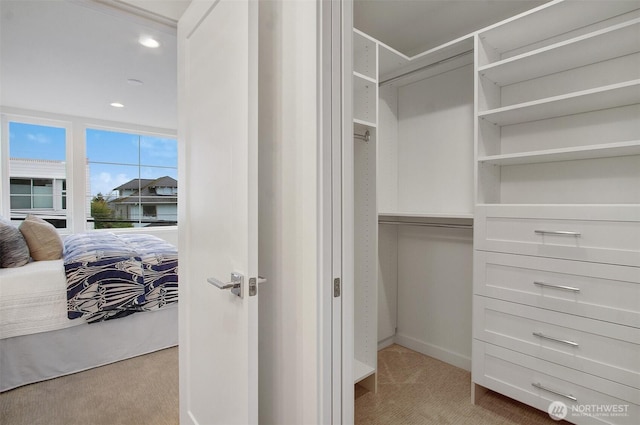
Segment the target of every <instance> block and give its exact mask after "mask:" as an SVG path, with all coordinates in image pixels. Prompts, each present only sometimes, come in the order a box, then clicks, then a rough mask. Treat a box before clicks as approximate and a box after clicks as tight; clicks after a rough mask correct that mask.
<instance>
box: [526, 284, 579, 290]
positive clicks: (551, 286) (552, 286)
mask: <svg viewBox="0 0 640 425" xmlns="http://www.w3.org/2000/svg"><path fill="white" fill-rule="evenodd" d="M533 284H534V285H538V286H543V287H545V288H554V289H562V290H564V291H572V292H580V288H574V287H573V286H564V285H552V284H550V283H544V282H533Z"/></svg>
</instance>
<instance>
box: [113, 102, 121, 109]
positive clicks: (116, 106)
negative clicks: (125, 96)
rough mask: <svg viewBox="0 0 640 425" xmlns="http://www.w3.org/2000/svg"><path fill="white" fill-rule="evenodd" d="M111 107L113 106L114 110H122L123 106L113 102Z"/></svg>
mask: <svg viewBox="0 0 640 425" xmlns="http://www.w3.org/2000/svg"><path fill="white" fill-rule="evenodd" d="M111 106H113V107H114V108H124V105H123V104H122V103H120V102H113V103H112V104H111Z"/></svg>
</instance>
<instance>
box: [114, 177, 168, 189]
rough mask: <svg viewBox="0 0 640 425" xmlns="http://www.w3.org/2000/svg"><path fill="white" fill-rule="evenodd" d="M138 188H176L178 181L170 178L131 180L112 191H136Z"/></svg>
mask: <svg viewBox="0 0 640 425" xmlns="http://www.w3.org/2000/svg"><path fill="white" fill-rule="evenodd" d="M138 187H140V188H142V190H144V189H145V188H154V187H178V181H177V180H176V179H174V178H172V177H169V176H164V177H160V178H157V179H133V180H130V181H128V182H126V183H125V184H121V185H120V186H118V187H116V188H115V189H113V190H127V189H132V190H137V189H138Z"/></svg>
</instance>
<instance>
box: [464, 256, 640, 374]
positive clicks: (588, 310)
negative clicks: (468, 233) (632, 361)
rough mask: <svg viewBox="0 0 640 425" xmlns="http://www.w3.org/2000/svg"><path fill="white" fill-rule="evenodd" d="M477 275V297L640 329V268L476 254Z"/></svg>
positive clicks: (475, 279) (475, 272) (475, 289)
mask: <svg viewBox="0 0 640 425" xmlns="http://www.w3.org/2000/svg"><path fill="white" fill-rule="evenodd" d="M473 273H474V279H473V280H474V293H475V294H476V295H483V296H487V297H492V298H499V299H502V300H507V301H512V302H516V303H520V304H526V305H530V306H534V307H540V308H544V309H548V310H556V311H561V312H564V313H567V314H574V315H577V316H582V317H589V318H592V319H598V320H604V321H607V322H612V323H619V324H622V325H625V326H632V327H636V328H639V327H640V269H638V268H637V267H626V266H618V265H611V264H602V263H587V262H581V261H568V260H558V259H555V258H543V257H532V256H527V255H514V254H503V253H498V252H486V251H476V252H475V253H474V264H473ZM638 362H639V363H640V360H639V361H638Z"/></svg>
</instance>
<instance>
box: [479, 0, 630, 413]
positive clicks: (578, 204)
mask: <svg viewBox="0 0 640 425" xmlns="http://www.w3.org/2000/svg"><path fill="white" fill-rule="evenodd" d="M476 43H477V44H476V45H477V48H478V52H477V53H478V54H477V63H476V70H475V72H476V73H475V78H476V85H475V87H476V94H475V96H476V120H477V121H476V135H475V138H476V155H475V163H476V205H475V217H474V248H475V251H474V300H473V305H474V307H473V308H474V330H473V338H474V343H473V344H474V345H473V351H474V353H473V367H472V381H473V385H472V393H473V396H474V400H476V399H477V397H478V396H479V394H481V393H482V392H483V391H484V388H489V389H493V390H495V391H498V392H500V393H502V394H505V395H507V396H509V397H512V398H515V399H517V400H520V401H522V402H524V403H527V404H530V405H532V406H534V407H537V408H540V409H544V410H546V409H547V407H548V405H549V400H555V399H557V397H556V396H557V395H558V393H561V394H566V395H567V396H566V397H564V398H563V401H564V402H565V403H566V404H567V406H569V407H573V406H575V405H576V404H577V403H586V402H585V401H584V399H588V398H589V396H588V394H597V397H596V396H594V397H595V398H592V400H593V401H594V402H604V401H603V400H605V399H606V400H609V401H607V402H609V403H616V402H620V403H626V404H627V405H628V406H629V411H633V412H636V411H638V410H639V409H640V380H639V379H638V378H639V377H640V370H635V369H634V370H631V369H633V368H630V367H629V366H628V365H627V364H626V363H625V361H626V360H625V358H624V356H625V355H628V356H631V357H633V358H638V356H640V349H639V348H638V347H639V345H638V339H637V335H638V331H639V330H640V328H638V326H637V322H636V325H633V324H632V325H629V321H628V320H626V319H625V320H623V318H624V317H625V314H627V313H626V311H627V310H628V308H627V307H626V306H625V305H624V302H623V301H619V302H617V301H613V302H611V303H609V304H607V305H606V306H605V305H604V304H602V305H601V304H600V303H596V304H593V303H592V302H590V301H588V300H587V298H588V297H589V296H592V295H593V294H592V292H591V290H590V289H589V288H595V287H596V286H595V282H596V281H597V287H598V288H599V290H601V291H603V292H602V293H603V294H604V293H606V292H609V291H617V290H618V289H619V288H621V287H624V290H628V291H629V292H628V295H627V296H630V297H632V298H638V297H640V285H638V282H640V281H639V280H638V276H640V245H638V243H637V241H638V229H639V227H638V226H640V214H639V212H640V210H639V208H640V191H639V190H638V188H639V187H640V126H638V122H640V3H638V2H631V1H615V0H614V1H607V2H604V1H599V2H595V1H594V2H577V1H561V0H556V1H553V2H550V3H547V4H545V5H543V6H540V7H539V8H537V9H534V10H532V11H529V12H526V13H524V14H521V15H518V16H515V17H513V18H511V19H508V20H506V21H504V22H502V23H499V24H496V25H494V26H491V27H489V28H486V29H484V30H481V31H479V32H478V33H477V39H476ZM601 269H602V270H604V269H606V270H607V274H606V276H603V275H601V271H600V270H601ZM590 285H593V286H590ZM634 309H635V307H634ZM498 317H499V319H497V318H498ZM542 317H544V318H545V319H544V320H542V319H539V318H542ZM549 317H557V318H558V320H562V321H563V324H562V328H560V327H557V326H555V325H554V324H555V323H556V321H555V319H554V320H552V321H549V320H548V318H549ZM603 318H606V319H603ZM587 322H588V323H589V325H588V326H589V328H590V329H598V328H601V327H605V326H609V327H610V329H609V330H608V331H607V334H608V335H613V334H617V335H618V337H617V338H618V341H617V344H620V346H625V347H626V349H628V354H625V355H622V354H621V353H620V352H618V351H617V350H612V351H601V347H600V346H599V345H593V346H590V345H589V343H588V342H587V340H588V338H587V337H586V336H585V335H584V334H581V333H580V326H582V324H583V323H587ZM508 323H512V324H517V326H515V325H514V326H513V327H512V328H511V329H513V330H515V329H516V328H517V331H514V332H511V331H510V330H506V331H505V329H506V327H509V326H510V325H508ZM503 325H504V326H505V327H503ZM594 332H595V331H594ZM516 333H517V334H518V335H517V336H516V335H515V334H516ZM559 333H561V334H562V338H561V339H560V338H556V339H555V340H553V339H550V338H549V335H551V334H553V335H554V336H557V334H559ZM496 335H500V336H498V337H496ZM552 338H553V337H552ZM527 339H528V341H527V342H525V343H523V341H524V340H527ZM554 341H555V342H554ZM559 353H562V354H559ZM576 359H580V361H579V364H578V363H576ZM505 362H509V373H507V374H500V373H495V370H496V368H497V367H498V368H499V367H502V366H500V365H502V364H505ZM559 365H562V366H559ZM505 370H506V369H505ZM590 377H597V378H598V379H597V380H592V381H590V380H589V379H590ZM605 381H606V383H605ZM554 391H555V393H554ZM572 394H573V395H572ZM574 395H577V397H575V398H577V399H578V401H576V400H575V399H574ZM568 419H570V420H571V421H572V422H575V423H577V424H582V423H584V424H587V423H591V422H589V421H590V418H588V417H578V416H574V417H571V418H568ZM608 420H609V419H608ZM610 423H614V424H625V423H631V421H628V420H627V419H624V418H614V419H611V422H610Z"/></svg>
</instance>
